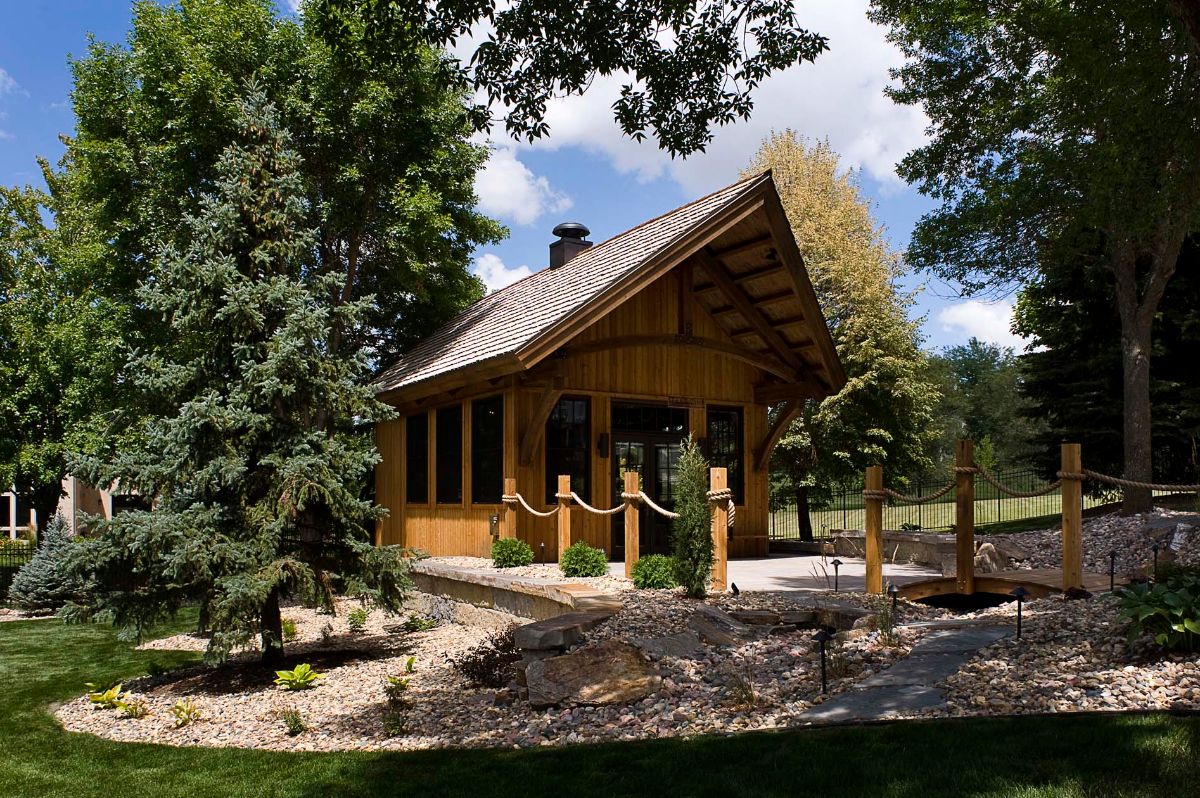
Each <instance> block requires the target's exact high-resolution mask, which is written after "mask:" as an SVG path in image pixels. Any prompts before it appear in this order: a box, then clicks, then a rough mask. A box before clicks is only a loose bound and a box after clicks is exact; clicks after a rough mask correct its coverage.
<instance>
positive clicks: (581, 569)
mask: <svg viewBox="0 0 1200 798" xmlns="http://www.w3.org/2000/svg"><path fill="white" fill-rule="evenodd" d="M558 567H559V569H560V570H561V571H562V572H563V576H571V577H581V576H604V575H605V574H606V573H608V558H607V557H605V556H604V552H603V551H601V550H600V549H593V548H592V547H591V546H589V545H588V544H586V543H584V542H583V541H582V540H581V541H579V542H578V543H575V544H572V545H570V546H568V547H567V550H566V551H564V552H563V553H562V557H561V558H559V561H558Z"/></svg>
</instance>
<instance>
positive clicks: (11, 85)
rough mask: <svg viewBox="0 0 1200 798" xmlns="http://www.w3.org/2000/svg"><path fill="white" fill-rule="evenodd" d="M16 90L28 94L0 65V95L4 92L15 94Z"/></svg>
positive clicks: (4, 93)
mask: <svg viewBox="0 0 1200 798" xmlns="http://www.w3.org/2000/svg"><path fill="white" fill-rule="evenodd" d="M17 92H21V93H22V94H26V95H28V92H26V91H24V90H23V89H22V88H21V86H20V84H18V83H17V81H16V79H15V78H14V77H13V76H12V75H10V74H8V72H7V71H6V70H5V69H4V67H0V97H3V96H4V95H6V94H16V93H17Z"/></svg>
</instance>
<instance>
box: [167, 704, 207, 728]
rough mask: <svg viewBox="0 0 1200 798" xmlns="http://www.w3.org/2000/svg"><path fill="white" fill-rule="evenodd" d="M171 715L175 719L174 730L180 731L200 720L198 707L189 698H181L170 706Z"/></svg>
mask: <svg viewBox="0 0 1200 798" xmlns="http://www.w3.org/2000/svg"><path fill="white" fill-rule="evenodd" d="M171 715H172V716H173V717H174V718H175V728H177V729H181V728H183V727H184V726H190V725H192V724H193V723H195V722H196V721H198V720H200V718H201V716H202V715H201V712H200V707H199V705H197V704H196V702H195V701H193V700H192V699H190V698H181V699H179V700H178V701H176V702H175V703H174V704H173V705H172V706H171Z"/></svg>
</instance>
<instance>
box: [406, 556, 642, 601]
mask: <svg viewBox="0 0 1200 798" xmlns="http://www.w3.org/2000/svg"><path fill="white" fill-rule="evenodd" d="M430 561H431V562H440V563H445V564H446V565H457V566H461V567H466V568H474V569H477V570H480V571H485V572H490V573H495V574H503V575H505V576H526V577H534V578H536V579H552V580H554V581H556V582H571V583H572V584H583V585H588V586H589V587H594V588H595V589H596V590H599V591H601V592H602V593H620V592H624V591H626V590H633V582H631V581H629V580H628V579H626V578H625V577H624V576H612V575H605V576H563V572H562V571H561V570H560V569H559V567H558V563H546V564H544V565H542V564H538V563H535V564H533V565H521V566H517V567H516V568H497V567H495V566H494V565H492V561H491V560H489V559H486V558H484V557H432V558H430Z"/></svg>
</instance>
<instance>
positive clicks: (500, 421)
mask: <svg viewBox="0 0 1200 798" xmlns="http://www.w3.org/2000/svg"><path fill="white" fill-rule="evenodd" d="M503 494H504V397H503V396H493V397H492V398H490V399H476V400H475V401H474V402H471V501H472V502H474V503H475V504H499V503H500V497H501V496H502V495H503Z"/></svg>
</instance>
